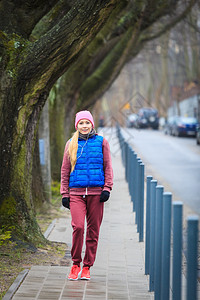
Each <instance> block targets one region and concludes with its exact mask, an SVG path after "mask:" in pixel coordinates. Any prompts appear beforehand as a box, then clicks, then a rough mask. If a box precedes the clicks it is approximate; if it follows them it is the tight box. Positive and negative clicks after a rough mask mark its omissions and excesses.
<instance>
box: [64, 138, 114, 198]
mask: <svg viewBox="0 0 200 300" xmlns="http://www.w3.org/2000/svg"><path fill="white" fill-rule="evenodd" d="M69 142H70V141H67V143H66V146H65V151H64V156H63V162H62V167H61V187H60V193H61V195H62V198H64V197H69V196H70V194H71V195H100V194H101V192H102V190H103V191H109V192H110V191H111V190H112V186H113V169H112V161H111V154H110V146H109V143H108V141H107V140H106V139H105V138H104V139H103V143H102V150H103V169H104V177H105V182H104V186H103V189H102V188H101V187H87V188H70V189H69V178H70V173H71V163H70V159H69V155H68V153H67V149H68V146H69Z"/></svg>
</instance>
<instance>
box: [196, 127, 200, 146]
mask: <svg viewBox="0 0 200 300" xmlns="http://www.w3.org/2000/svg"><path fill="white" fill-rule="evenodd" d="M196 141H197V145H200V124H197V128H196Z"/></svg>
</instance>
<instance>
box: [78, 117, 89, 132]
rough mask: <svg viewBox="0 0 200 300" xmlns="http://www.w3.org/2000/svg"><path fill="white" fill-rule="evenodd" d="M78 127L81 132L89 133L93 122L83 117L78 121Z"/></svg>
mask: <svg viewBox="0 0 200 300" xmlns="http://www.w3.org/2000/svg"><path fill="white" fill-rule="evenodd" d="M77 128H78V131H79V132H80V133H82V134H88V133H90V131H91V129H92V123H91V122H90V121H89V120H87V119H83V120H80V121H79V122H78V125H77Z"/></svg>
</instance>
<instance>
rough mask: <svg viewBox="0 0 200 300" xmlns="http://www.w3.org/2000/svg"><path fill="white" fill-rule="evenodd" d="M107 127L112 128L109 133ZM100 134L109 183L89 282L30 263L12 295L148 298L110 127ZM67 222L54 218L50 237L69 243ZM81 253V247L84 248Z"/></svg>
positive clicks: (140, 246) (150, 296)
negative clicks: (108, 159)
mask: <svg viewBox="0 0 200 300" xmlns="http://www.w3.org/2000/svg"><path fill="white" fill-rule="evenodd" d="M109 130H111V131H109ZM105 133H106V134H104V136H105V137H106V138H107V139H108V140H109V143H110V146H111V153H112V154H113V155H112V162H113V169H114V187H113V191H112V194H111V198H110V199H109V201H108V202H106V203H105V208H104V219H103V223H102V226H101V231H100V239H99V247H98V252H97V257H96V262H95V264H94V266H93V267H92V268H91V280H90V281H88V282H87V281H81V280H78V281H68V280H67V279H66V276H67V274H68V273H69V271H70V267H71V266H69V267H61V266H34V267H32V268H31V270H30V271H29V272H28V275H27V276H26V278H25V280H24V281H23V283H22V285H21V286H20V288H19V289H18V291H17V292H16V293H15V295H14V297H13V298H12V299H14V300H23V299H27V300H28V299H29V300H30V299H40V300H42V299H47V300H50V299H54V300H57V299H59V300H61V299H62V300H72V299H73V300H74V299H77V300H78V299H82V300H87V299H88V300H89V299H93V300H95V299H101V300H104V299H105V300H106V299H115V300H117V299H123V300H126V299H127V300H139V299H141V300H145V299H153V298H154V295H153V293H150V292H148V278H147V276H145V275H144V243H139V242H138V233H137V228H136V225H135V224H134V223H135V222H134V219H135V215H134V214H133V213H132V204H131V202H130V196H129V193H128V187H127V184H126V182H125V179H124V168H123V166H122V163H121V156H120V155H121V154H120V151H119V145H118V143H117V138H116V135H115V132H114V129H108V130H107V131H106V132H105ZM70 222H71V220H70V218H66V219H59V220H57V223H56V224H55V227H54V229H53V231H52V232H51V234H50V236H49V240H52V241H61V242H65V243H67V244H68V245H71V233H72V229H71V224H70ZM83 251H84V250H83Z"/></svg>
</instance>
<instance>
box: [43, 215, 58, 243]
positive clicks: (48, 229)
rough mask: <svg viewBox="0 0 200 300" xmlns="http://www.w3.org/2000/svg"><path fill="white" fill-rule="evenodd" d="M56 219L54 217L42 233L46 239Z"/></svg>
mask: <svg viewBox="0 0 200 300" xmlns="http://www.w3.org/2000/svg"><path fill="white" fill-rule="evenodd" d="M56 221H57V219H54V220H53V221H52V222H51V224H50V225H49V227H48V228H47V230H46V231H45V233H44V237H45V238H46V239H47V238H48V237H49V235H50V233H51V232H52V230H53V228H54V227H55V224H56Z"/></svg>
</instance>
